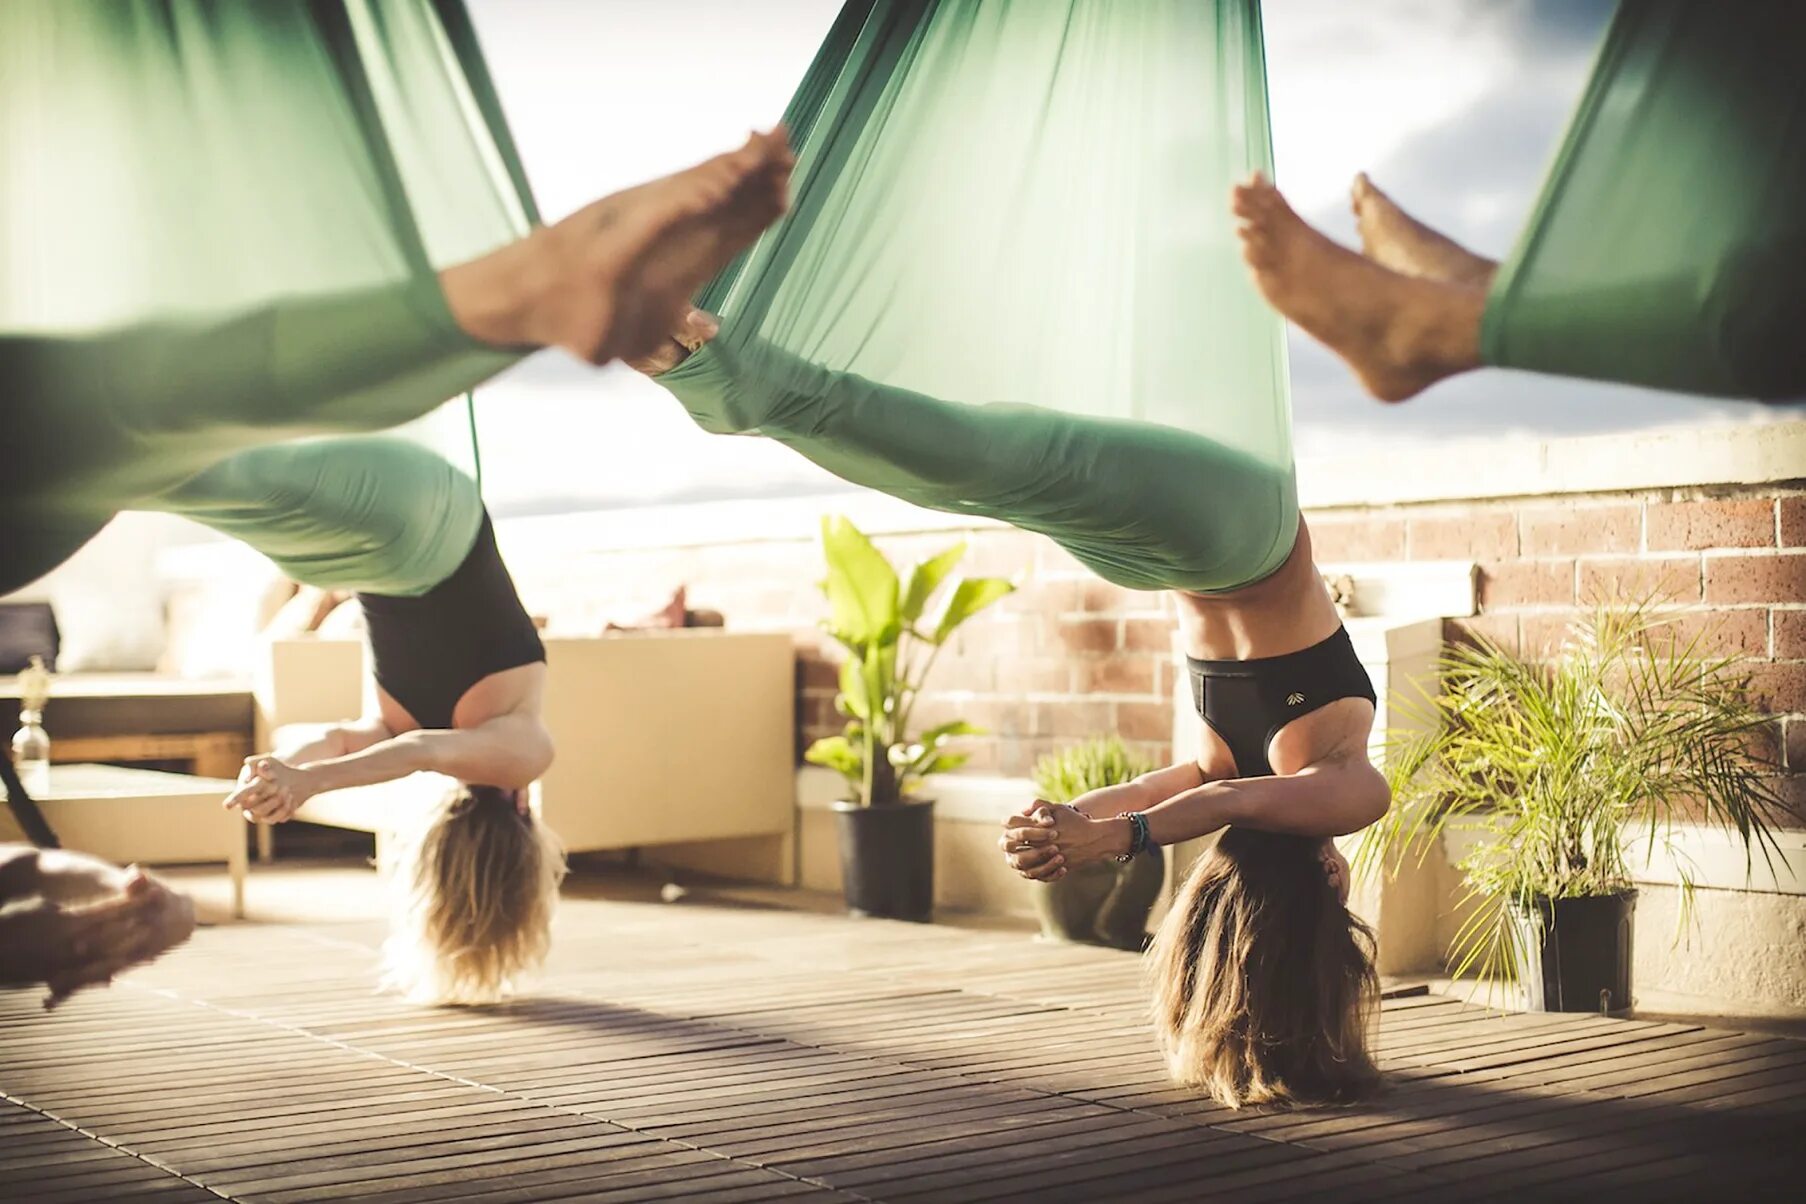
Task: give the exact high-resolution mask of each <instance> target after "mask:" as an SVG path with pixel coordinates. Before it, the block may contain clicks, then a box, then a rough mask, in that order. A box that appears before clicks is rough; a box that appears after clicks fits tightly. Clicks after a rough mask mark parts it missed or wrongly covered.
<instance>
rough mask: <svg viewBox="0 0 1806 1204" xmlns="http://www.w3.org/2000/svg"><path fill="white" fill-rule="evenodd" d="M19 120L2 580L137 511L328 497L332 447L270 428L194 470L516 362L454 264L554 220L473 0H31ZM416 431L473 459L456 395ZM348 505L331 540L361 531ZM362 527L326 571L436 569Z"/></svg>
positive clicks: (407, 573)
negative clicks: (519, 146)
mask: <svg viewBox="0 0 1806 1204" xmlns="http://www.w3.org/2000/svg"><path fill="white" fill-rule="evenodd" d="M0 146H3V147H4V153H5V163H6V170H5V172H4V173H0V391H3V392H4V393H5V395H6V396H7V398H8V404H9V407H10V411H9V418H10V419H11V421H10V422H9V426H10V427H11V430H10V432H9V434H10V435H11V436H12V438H11V439H9V443H10V444H11V446H10V448H9V451H8V458H9V461H10V463H9V464H8V466H7V471H6V472H5V473H4V474H0V480H3V481H4V484H3V485H0V489H3V490H4V493H3V494H0V499H3V500H4V502H5V504H6V511H7V514H8V516H9V518H8V527H7V531H6V539H5V550H4V555H3V556H0V561H3V563H0V592H3V591H4V590H6V589H10V588H13V587H16V586H18V585H20V584H23V583H24V582H25V581H27V580H30V579H31V578H32V577H35V576H37V575H38V574H40V573H42V572H44V571H46V570H48V569H49V568H51V567H53V566H54V565H55V564H56V563H58V562H59V561H61V560H62V559H63V558H65V557H67V556H68V555H69V554H70V553H71V552H72V551H74V549H75V548H77V547H79V546H80V545H81V543H82V542H84V541H85V540H86V539H88V538H89V537H90V536H92V534H93V533H94V532H95V531H97V530H98V529H99V528H100V526H101V525H103V524H104V523H105V522H106V521H107V519H108V518H110V517H111V515H112V514H113V513H114V512H115V511H118V510H122V509H127V508H135V509H157V508H161V509H172V510H177V511H184V510H191V511H194V512H196V513H197V515H198V516H200V517H202V518H203V519H205V518H206V517H207V515H208V514H212V515H215V516H218V515H222V514H226V513H240V514H242V513H246V512H247V511H246V510H245V507H246V506H251V505H255V504H256V503H257V501H258V499H259V498H260V497H271V496H283V497H289V498H297V497H302V496H305V482H306V481H307V479H308V478H309V474H316V479H317V471H318V468H319V464H320V459H319V456H318V454H317V453H299V454H298V455H297V456H296V458H295V459H294V460H293V461H292V464H293V471H294V473H295V474H296V475H295V478H294V480H293V481H291V482H284V481H283V480H282V479H281V474H282V473H283V472H284V471H285V467H284V466H285V464H286V463H288V462H286V461H284V460H283V459H282V457H281V456H277V455H271V454H268V453H262V454H260V456H259V461H258V463H259V470H260V472H259V476H258V477H257V478H256V480H255V483H256V485H257V486H258V488H259V490H260V491H261V492H259V493H256V494H246V495H245V496H242V497H240V496H234V495H232V494H231V493H229V492H227V493H219V494H214V493H209V492H208V490H207V488H206V486H207V484H208V482H209V480H211V482H212V484H214V485H215V486H217V487H218V488H219V489H221V490H230V489H239V488H246V487H248V486H249V485H250V484H251V483H252V481H253V478H251V477H250V476H248V475H247V474H245V473H243V472H237V473H234V472H225V471H222V472H218V473H216V474H214V475H213V476H212V477H211V478H208V477H205V476H197V474H203V473H204V472H205V470H209V469H212V468H213V467H214V466H216V465H218V464H219V463H220V462H221V461H222V460H224V459H226V458H227V457H229V456H231V455H233V454H235V453H237V452H240V451H242V450H244V449H246V448H250V447H255V446H259V445H263V444H267V443H269V442H271V441H273V440H280V439H283V438H289V437H295V436H307V435H316V434H322V433H328V432H343V431H357V430H376V429H382V428H387V427H391V426H395V425H397V424H399V423H403V422H406V421H409V420H411V419H416V418H419V417H421V416H422V415H425V414H427V413H428V412H429V411H432V410H434V409H435V407H437V406H438V405H439V404H440V403H442V402H444V401H445V400H446V399H447V398H451V397H455V396H457V395H458V394H459V393H461V392H463V391H465V390H467V389H468V388H470V387H471V386H472V385H474V384H475V383H477V382H478V381H481V380H483V379H484V378H486V377H488V376H490V375H492V374H494V373H495V372H497V371H499V370H500V369H501V368H503V367H505V366H506V365H507V364H508V363H510V362H511V361H512V358H513V357H511V356H509V355H506V354H502V353H498V352H495V351H493V350H491V349H488V348H485V347H482V346H479V345H477V344H476V343H474V342H472V341H471V340H470V339H468V338H467V337H466V336H465V335H464V334H463V333H462V332H461V331H459V330H458V328H457V327H456V326H455V324H454V323H453V322H452V320H451V316H450V314H449V313H448V312H447V310H446V308H445V302H444V298H443V296H442V295H441V293H440V290H439V286H438V282H437V279H436V276H435V271H436V269H438V268H440V267H444V266H447V265H449V264H452V263H456V262H459V261H462V260H466V259H469V258H472V257H474V256H476V255H479V254H482V253H484V252H486V251H489V250H491V249H493V248H495V247H496V246H498V245H501V244H504V243H506V242H509V241H511V240H513V239H515V238H517V237H519V236H520V235H521V234H523V233H524V232H525V231H526V230H527V229H528V227H529V225H530V224H531V223H532V222H534V221H536V220H537V215H536V213H535V210H534V206H533V202H532V197H531V194H530V192H529V190H528V188H527V183H526V178H525V175H524V173H523V171H522V169H521V166H520V162H519V158H518V156H517V154H516V153H515V149H514V146H513V143H512V140H511V139H510V137H509V134H508V131H507V128H506V126H505V125H504V123H503V121H502V118H501V112H500V108H499V105H498V103H497V101H496V97H495V93H494V89H493V87H492V85H491V83H490V80H489V77H488V74H487V71H486V69H485V67H484V65H483V62H482V59H481V57H480V55H479V54H478V51H477V48H476V43H475V39H474V35H473V31H472V29H471V26H470V22H469V19H468V17H467V16H466V14H465V12H464V10H463V7H462V5H461V4H460V3H458V2H457V0H321V2H318V3H310V4H299V3H295V4H288V3H283V4H277V3H258V4H230V3H206V2H203V0H7V3H5V4H3V5H0ZM421 438H422V439H423V441H425V442H426V443H428V444H431V445H434V446H436V447H437V448H438V449H440V450H441V451H443V452H446V453H447V454H450V455H452V458H453V459H454V460H458V461H461V462H462V461H468V459H469V457H470V454H471V447H470V434H469V427H468V423H467V419H466V417H465V415H464V414H463V413H462V412H461V409H460V410H459V411H454V412H451V413H449V414H447V415H445V416H444V417H443V419H442V429H441V430H440V431H439V432H437V433H434V432H432V431H427V432H423V433H422V434H421ZM368 454H369V455H371V456H374V457H375V458H378V459H380V458H381V457H382V456H383V455H385V454H390V453H385V452H381V451H378V452H372V453H368ZM399 459H400V462H405V463H407V464H410V465H417V459H416V458H415V457H413V456H411V455H409V454H407V453H401V454H400V457H399ZM428 475H435V476H436V474H428ZM399 485H400V483H399V482H397V485H396V486H395V487H392V489H394V488H399ZM471 492H472V495H473V496H474V487H472V490H471ZM396 496H397V498H398V501H397V504H398V505H401V506H404V507H405V506H407V505H411V504H412V501H411V499H405V498H400V497H399V495H398V494H397V495H396ZM329 509H330V510H334V511H336V512H337V514H338V517H335V516H331V515H327V514H323V515H322V516H320V525H319V528H318V530H317V531H316V533H315V551H316V552H318V551H322V550H324V551H329V550H330V547H329V545H330V544H331V543H332V541H333V540H334V539H335V538H338V536H339V535H340V534H342V532H340V531H338V530H336V529H335V527H334V525H333V524H334V523H336V522H337V521H339V517H342V514H343V513H345V512H346V511H344V510H343V508H342V507H330V508H329ZM468 509H469V507H468V506H466V507H462V510H468ZM294 517H295V516H293V515H286V516H283V521H284V522H285V523H288V524H289V535H286V536H284V537H283V540H287V539H289V538H290V537H291V536H292V535H293V526H292V524H293V521H294ZM475 530H476V527H475V523H474V522H472V523H471V524H470V528H469V532H468V534H469V536H470V537H474V534H475ZM233 533H235V534H238V535H240V536H242V537H245V538H246V539H247V540H248V541H250V542H252V543H253V544H256V543H258V539H257V538H256V535H257V531H256V524H254V523H252V524H249V525H245V524H239V525H236V526H235V527H234V528H233ZM278 542H282V541H280V540H279V541H278ZM451 542H453V543H455V542H456V540H453V541H451ZM345 543H346V546H352V545H353V544H355V543H356V541H355V540H348V541H345ZM357 546H362V547H364V548H365V549H366V554H365V555H364V556H363V557H362V558H353V559H352V560H350V561H347V562H344V563H341V564H339V565H338V566H337V571H335V572H331V573H327V574H326V576H327V577H328V578H329V580H327V581H326V582H325V583H340V584H343V583H348V582H349V581H350V579H351V578H354V577H364V578H368V579H369V580H364V581H362V582H361V583H362V584H366V585H368V584H377V583H383V581H385V580H386V578H387V577H388V576H390V575H391V574H393V573H397V572H398V573H399V574H400V575H401V576H402V577H406V578H419V577H421V576H423V575H424V576H429V577H430V576H431V575H432V573H433V571H435V570H434V568H433V567H432V566H431V565H425V564H422V563H420V561H419V557H418V556H417V555H412V556H408V557H403V558H402V560H398V561H395V562H393V563H392V562H389V561H386V560H384V559H383V558H382V557H381V556H374V555H372V554H370V548H371V544H370V543H369V541H367V540H366V541H364V542H363V543H362V544H358V545H357ZM468 546H469V539H468V538H466V539H465V540H464V549H461V550H458V552H457V556H456V557H453V558H452V559H451V561H450V563H449V564H447V565H445V566H444V567H445V568H446V569H447V570H449V568H450V567H453V566H455V564H456V560H457V557H461V556H462V553H463V550H467V549H468ZM414 551H415V552H417V551H418V549H414ZM437 555H438V557H439V558H441V559H442V558H443V557H445V556H450V555H451V553H450V551H442V552H440V553H438V554H437ZM403 561H406V562H405V563H403ZM320 563H321V561H320V559H319V557H318V556H304V557H302V558H301V559H299V560H297V561H295V562H294V563H293V564H285V566H284V567H286V568H290V569H291V571H293V570H294V569H295V568H297V567H298V568H301V569H303V570H305V569H307V568H308V567H309V566H310V565H313V566H314V567H315V568H318V567H319V565H320Z"/></svg>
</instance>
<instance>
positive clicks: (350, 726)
mask: <svg viewBox="0 0 1806 1204" xmlns="http://www.w3.org/2000/svg"><path fill="white" fill-rule="evenodd" d="M394 735H395V733H394V732H392V731H390V730H389V725H388V724H386V723H384V722H383V721H382V719H381V718H380V717H378V716H368V717H366V718H363V719H354V720H352V721H350V722H349V723H328V724H317V723H293V724H289V725H288V726H286V727H283V728H280V729H278V730H277V732H276V738H275V739H274V740H273V741H271V743H272V745H273V746H274V750H273V752H272V753H271V755H272V756H274V757H275V758H276V759H277V760H278V761H286V762H287V763H288V764H290V765H305V764H307V763H308V762H310V761H326V760H330V759H332V758H334V757H348V756H350V755H351V754H352V753H355V752H361V751H363V750H364V749H366V748H369V747H370V746H371V745H372V744H376V743H378V742H380V741H383V740H389V739H392V738H393V737H394ZM256 759H257V758H255V757H252V758H249V759H248V760H247V761H246V762H245V763H246V764H247V765H248V764H250V762H251V761H255V760H256Z"/></svg>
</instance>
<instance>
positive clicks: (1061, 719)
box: [1031, 699, 1111, 741]
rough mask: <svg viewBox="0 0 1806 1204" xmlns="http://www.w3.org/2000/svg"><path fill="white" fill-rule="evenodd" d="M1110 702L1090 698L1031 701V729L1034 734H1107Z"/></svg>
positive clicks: (1078, 736)
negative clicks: (1032, 705)
mask: <svg viewBox="0 0 1806 1204" xmlns="http://www.w3.org/2000/svg"><path fill="white" fill-rule="evenodd" d="M1110 719H1111V715H1110V704H1109V703H1107V702H1096V701H1093V700H1090V699H1083V700H1081V699H1062V700H1060V701H1058V702H1037V703H1035V704H1034V719H1033V724H1034V726H1033V728H1032V729H1031V730H1032V731H1033V732H1034V733H1035V734H1036V735H1037V736H1058V737H1061V738H1063V739H1066V740H1069V741H1070V740H1088V739H1090V738H1091V737H1093V736H1107V735H1109V734H1110V730H1111V728H1110Z"/></svg>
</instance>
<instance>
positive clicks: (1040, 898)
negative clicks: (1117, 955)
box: [1033, 736, 1166, 951]
mask: <svg viewBox="0 0 1806 1204" xmlns="http://www.w3.org/2000/svg"><path fill="white" fill-rule="evenodd" d="M1152 768H1153V764H1152V763H1151V762H1149V761H1148V760H1147V759H1146V758H1143V757H1138V756H1136V755H1135V754H1134V753H1132V752H1130V751H1129V749H1128V748H1127V746H1125V745H1124V744H1123V742H1122V740H1121V739H1120V738H1118V737H1116V736H1098V737H1095V738H1093V739H1090V740H1087V741H1085V742H1084V743H1082V744H1075V745H1073V746H1072V747H1070V748H1064V749H1061V750H1060V751H1059V752H1055V753H1049V754H1048V755H1047V756H1045V757H1042V758H1041V759H1040V760H1039V761H1037V762H1036V763H1035V768H1034V772H1033V777H1034V781H1035V790H1036V792H1037V794H1038V795H1039V796H1040V797H1041V798H1043V799H1045V800H1047V801H1048V802H1050V803H1070V802H1071V801H1072V800H1073V799H1075V798H1077V797H1079V796H1080V795H1081V794H1085V793H1087V792H1089V791H1092V790H1097V789H1099V788H1100V787H1104V786H1120V785H1122V784H1123V783H1125V782H1131V781H1133V780H1134V779H1136V778H1138V777H1140V776H1141V775H1142V774H1144V773H1146V772H1148V771H1149V770H1150V769H1152ZM1165 881H1166V857H1165V854H1164V853H1163V852H1162V851H1161V849H1160V847H1159V846H1158V845H1149V846H1148V847H1147V848H1145V849H1143V850H1142V851H1141V855H1140V856H1138V857H1136V858H1134V859H1133V860H1131V861H1128V862H1126V863H1125V862H1116V861H1105V862H1101V863H1099V864H1097V865H1087V866H1082V867H1080V868H1079V869H1076V870H1073V871H1071V872H1069V873H1067V874H1066V875H1065V876H1064V877H1061V878H1058V879H1056V880H1055V881H1053V882H1038V883H1034V884H1033V890H1034V900H1035V914H1036V915H1038V916H1039V917H1040V919H1041V934H1042V935H1043V936H1045V937H1047V938H1049V939H1050V940H1059V941H1078V942H1080V943H1083V944H1089V945H1108V946H1111V947H1112V948H1116V949H1133V950H1136V951H1139V950H1140V949H1141V948H1142V947H1143V946H1145V945H1146V944H1147V939H1148V916H1149V915H1150V914H1152V913H1153V910H1154V903H1155V901H1156V900H1157V899H1158V898H1159V897H1160V887H1161V885H1162V884H1163V883H1164V882H1165Z"/></svg>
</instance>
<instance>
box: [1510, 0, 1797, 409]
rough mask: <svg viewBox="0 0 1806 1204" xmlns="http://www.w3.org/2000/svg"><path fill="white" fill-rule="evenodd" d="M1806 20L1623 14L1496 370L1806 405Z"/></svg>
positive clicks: (1753, 9) (1560, 161) (1764, 6)
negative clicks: (1804, 276) (1805, 345)
mask: <svg viewBox="0 0 1806 1204" xmlns="http://www.w3.org/2000/svg"><path fill="white" fill-rule="evenodd" d="M1803 52H1806V4H1802V3H1798V2H1797V0H1794V2H1788V3H1781V2H1775V3H1761V4H1742V5H1724V4H1711V3H1705V2H1704V0H1635V2H1632V0H1625V2H1624V3H1622V4H1620V5H1619V6H1618V12H1617V15H1616V16H1615V17H1614V18H1613V20H1612V25H1611V28H1610V30H1609V31H1608V33H1607V34H1606V39H1605V43H1604V45H1603V46H1602V47H1601V49H1600V51H1599V58H1598V62H1597V63H1596V64H1595V66H1594V70H1593V77H1592V79H1591V81H1590V82H1589V83H1588V84H1587V89H1586V92H1585V93H1584V95H1583V96H1582V97H1581V101H1580V105H1579V107H1578V109H1577V110H1576V112H1575V115H1574V118H1573V121H1572V123H1571V125H1570V126H1569V129H1568V132H1567V135H1566V138H1565V139H1564V142H1563V144H1562V147H1561V151H1560V153H1559V155H1558V156H1557V158H1556V161H1555V164H1554V166H1553V167H1552V168H1551V170H1550V173H1549V178H1548V180H1547V182H1546V183H1545V185H1544V188H1543V194H1542V197H1541V198H1540V199H1539V200H1538V202H1537V206H1536V209H1535V210H1534V211H1533V212H1532V214H1531V217H1530V221H1529V223H1528V224H1527V225H1526V227H1525V229H1524V233H1523V234H1522V235H1521V236H1520V239H1519V242H1518V245H1517V247H1516V249H1515V250H1514V252H1513V254H1512V256H1511V258H1510V259H1509V260H1507V261H1506V262H1505V263H1504V264H1503V265H1502V266H1501V268H1500V270H1499V273H1498V275H1497V277H1496V278H1495V279H1494V282H1493V287H1492V291H1491V294H1490V295H1489V296H1488V298H1487V307H1486V314H1485V318H1484V320H1483V322H1482V326H1481V358H1482V359H1484V360H1485V361H1486V362H1487V363H1489V364H1493V365H1497V366H1499V367H1505V368H1522V369H1527V370H1530V371H1535V372H1548V373H1556V374H1560V375H1563V376H1579V377H1587V378H1591V379H1596V380H1611V381H1622V382H1625V383H1628V384H1636V385H1647V386H1650V387H1653V388H1658V389H1674V390H1679V391H1682V392H1689V393H1709V394H1716V395H1719V396H1725V397H1744V398H1756V399H1760V400H1765V401H1774V400H1786V399H1790V398H1798V397H1806V353H1803V352H1802V351H1801V331H1802V330H1806V288H1802V287H1801V280H1800V273H1801V268H1802V266H1806V68H1803V67H1802V64H1801V55H1802V53H1803Z"/></svg>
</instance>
